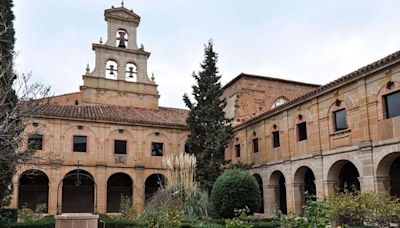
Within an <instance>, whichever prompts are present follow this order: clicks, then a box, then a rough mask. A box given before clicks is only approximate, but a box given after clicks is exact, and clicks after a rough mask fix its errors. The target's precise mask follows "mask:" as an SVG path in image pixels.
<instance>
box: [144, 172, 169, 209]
mask: <svg viewBox="0 0 400 228" xmlns="http://www.w3.org/2000/svg"><path fill="white" fill-rule="evenodd" d="M166 183H167V178H165V176H164V175H162V174H159V173H156V174H152V175H150V176H149V177H147V179H146V181H145V184H144V186H145V202H146V203H147V202H148V201H149V200H150V199H151V198H152V197H153V196H154V194H156V192H157V191H158V189H160V188H163V187H164V186H165V184H166Z"/></svg>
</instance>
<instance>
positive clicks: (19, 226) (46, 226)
mask: <svg viewBox="0 0 400 228" xmlns="http://www.w3.org/2000/svg"><path fill="white" fill-rule="evenodd" d="M0 227H1V226H0ZM4 227H7V228H54V227H55V221H54V218H53V216H47V217H44V218H42V219H39V220H36V221H29V222H22V223H12V224H7V225H6V226H4Z"/></svg>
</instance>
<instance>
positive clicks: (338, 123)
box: [333, 109, 348, 131]
mask: <svg viewBox="0 0 400 228" xmlns="http://www.w3.org/2000/svg"><path fill="white" fill-rule="evenodd" d="M333 117H334V121H335V131H341V130H346V129H347V128H348V127H347V111H346V109H342V110H339V111H336V112H334V113H333Z"/></svg>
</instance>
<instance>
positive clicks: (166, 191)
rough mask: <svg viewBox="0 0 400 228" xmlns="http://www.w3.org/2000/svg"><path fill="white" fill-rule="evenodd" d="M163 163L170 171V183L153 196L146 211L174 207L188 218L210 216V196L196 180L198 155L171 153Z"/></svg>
mask: <svg viewBox="0 0 400 228" xmlns="http://www.w3.org/2000/svg"><path fill="white" fill-rule="evenodd" d="M163 165H164V167H165V168H166V169H167V170H168V172H169V175H168V176H169V177H170V178H169V181H168V185H167V186H166V187H164V188H161V189H160V190H158V191H157V193H156V194H155V195H154V196H153V197H152V199H151V200H150V202H149V203H148V204H147V206H146V208H145V211H147V212H146V213H149V211H151V210H159V209H160V208H171V207H172V208H175V209H176V210H178V211H182V213H183V216H184V217H186V218H199V217H208V206H209V202H208V196H207V194H206V193H204V192H203V191H201V190H200V188H199V187H198V186H197V184H196V183H195V181H194V175H195V170H196V157H195V156H194V155H192V154H186V153H184V154H181V155H169V156H166V157H164V158H163Z"/></svg>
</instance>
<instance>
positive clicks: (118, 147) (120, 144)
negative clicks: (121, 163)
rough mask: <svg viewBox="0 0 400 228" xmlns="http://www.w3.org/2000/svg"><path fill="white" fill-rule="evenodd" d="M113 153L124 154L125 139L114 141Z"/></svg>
mask: <svg viewBox="0 0 400 228" xmlns="http://www.w3.org/2000/svg"><path fill="white" fill-rule="evenodd" d="M114 154H126V140H115V141H114Z"/></svg>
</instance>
